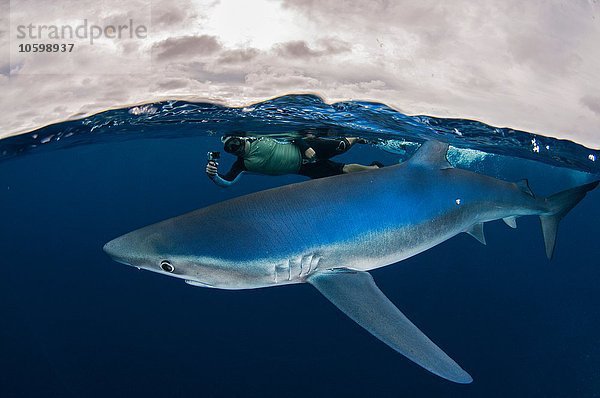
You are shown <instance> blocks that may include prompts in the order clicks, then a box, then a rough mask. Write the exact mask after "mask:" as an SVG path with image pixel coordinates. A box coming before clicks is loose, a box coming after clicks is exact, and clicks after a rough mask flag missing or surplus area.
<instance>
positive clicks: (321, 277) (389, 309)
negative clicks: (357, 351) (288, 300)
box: [307, 269, 473, 383]
mask: <svg viewBox="0 0 600 398" xmlns="http://www.w3.org/2000/svg"><path fill="white" fill-rule="evenodd" d="M307 282H308V283H310V284H312V285H313V286H314V287H316V288H317V290H319V291H320V292H321V293H322V294H323V296H325V297H326V298H327V299H329V300H330V301H331V302H332V303H333V304H335V305H336V306H337V307H338V308H339V309H340V310H341V311H342V312H343V313H345V314H346V315H348V316H349V317H350V318H351V319H352V320H354V321H355V322H356V323H358V324H359V325H360V326H362V327H363V328H365V329H366V330H368V331H369V332H370V333H372V334H373V335H374V336H375V337H377V338H378V339H379V340H381V341H383V342H384V343H386V344H387V345H389V346H390V347H392V348H393V349H394V350H396V351H398V352H399V353H401V354H402V355H404V356H406V357H407V358H408V359H410V360H411V361H413V362H415V363H417V364H418V365H420V366H422V367H423V368H425V369H427V370H429V371H430V372H432V373H434V374H436V375H438V376H440V377H443V378H445V379H448V380H450V381H453V382H456V383H470V382H472V381H473V379H472V378H471V376H470V375H469V374H468V373H467V372H465V371H464V370H463V369H462V368H461V367H460V366H459V365H458V364H457V363H456V362H454V361H453V360H452V359H451V358H450V357H449V356H448V355H446V353H444V352H443V351H442V350H441V349H440V348H439V347H438V346H436V345H435V344H434V343H433V342H432V341H431V340H429V338H428V337H427V336H425V334H423V332H421V331H420V330H419V329H418V328H417V327H416V326H415V325H414V324H413V323H412V322H411V321H410V320H409V319H408V318H407V317H406V316H404V314H403V313H402V312H400V310H399V309H398V308H396V306H394V304H393V303H392V302H391V301H390V300H389V299H388V298H387V297H386V296H385V295H384V294H383V293H382V292H381V290H379V288H378V287H377V285H376V284H375V281H374V280H373V278H372V277H371V275H370V274H369V273H368V272H361V271H352V270H349V269H334V270H323V271H319V272H317V273H315V274H313V275H311V276H310V277H309V278H308V279H307Z"/></svg>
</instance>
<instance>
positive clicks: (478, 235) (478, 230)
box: [465, 222, 486, 245]
mask: <svg viewBox="0 0 600 398" xmlns="http://www.w3.org/2000/svg"><path fill="white" fill-rule="evenodd" d="M465 232H466V233H468V234H469V235H471V236H472V237H474V238H475V239H477V240H478V241H479V242H481V243H482V244H484V245H485V244H486V242H485V235H484V233H483V223H482V222H480V223H477V224H473V226H472V227H471V228H469V229H468V230H466V231H465Z"/></svg>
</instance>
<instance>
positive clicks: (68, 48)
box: [19, 43, 75, 53]
mask: <svg viewBox="0 0 600 398" xmlns="http://www.w3.org/2000/svg"><path fill="white" fill-rule="evenodd" d="M74 47H75V44H74V43H62V44H59V43H53V44H52V43H26V44H19V52H20V53H70V52H72V51H73V48H74Z"/></svg>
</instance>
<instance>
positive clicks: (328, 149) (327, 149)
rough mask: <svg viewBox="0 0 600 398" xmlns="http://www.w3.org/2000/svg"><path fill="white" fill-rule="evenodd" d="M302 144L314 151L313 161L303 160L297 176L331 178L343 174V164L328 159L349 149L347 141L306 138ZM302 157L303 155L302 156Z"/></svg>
mask: <svg viewBox="0 0 600 398" xmlns="http://www.w3.org/2000/svg"><path fill="white" fill-rule="evenodd" d="M304 143H305V144H306V145H307V146H308V147H310V148H312V149H313V150H314V151H315V158H316V160H314V161H308V159H303V162H302V166H300V170H299V171H298V174H301V175H303V176H306V177H309V178H323V177H331V176H335V175H338V174H343V173H344V166H345V165H344V164H343V163H339V162H334V161H333V160H330V158H332V157H334V156H337V155H341V154H342V153H344V152H346V151H347V150H348V149H350V143H349V142H348V140H346V139H345V138H344V139H341V140H333V139H328V138H306V139H304ZM303 155H304V154H303Z"/></svg>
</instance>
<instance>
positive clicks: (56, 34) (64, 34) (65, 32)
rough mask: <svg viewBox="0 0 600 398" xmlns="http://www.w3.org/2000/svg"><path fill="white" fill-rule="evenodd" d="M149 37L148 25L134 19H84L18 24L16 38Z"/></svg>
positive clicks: (93, 39) (97, 38) (90, 38)
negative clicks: (106, 21) (103, 22)
mask: <svg viewBox="0 0 600 398" xmlns="http://www.w3.org/2000/svg"><path fill="white" fill-rule="evenodd" d="M147 37H148V28H147V27H146V25H142V24H136V23H135V22H134V21H133V19H130V20H129V21H127V23H126V24H122V25H105V26H101V25H96V24H90V23H89V22H88V20H87V19H84V20H83V22H82V23H81V24H77V25H75V26H73V25H68V24H67V25H38V24H33V23H30V24H28V25H18V26H17V35H16V38H17V39H19V40H73V39H87V40H89V43H90V44H94V41H95V40H96V41H97V40H99V39H103V38H106V39H111V40H121V39H145V38H147Z"/></svg>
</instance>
